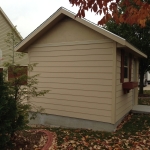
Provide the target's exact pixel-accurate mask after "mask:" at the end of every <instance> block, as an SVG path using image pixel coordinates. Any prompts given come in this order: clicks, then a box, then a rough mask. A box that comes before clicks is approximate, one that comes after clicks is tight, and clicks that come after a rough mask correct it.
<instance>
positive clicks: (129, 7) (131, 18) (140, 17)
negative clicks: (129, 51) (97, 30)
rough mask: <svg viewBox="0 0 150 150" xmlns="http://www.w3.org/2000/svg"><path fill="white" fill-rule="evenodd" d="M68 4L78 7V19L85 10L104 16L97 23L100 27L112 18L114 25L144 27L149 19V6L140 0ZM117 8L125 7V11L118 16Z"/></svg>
mask: <svg viewBox="0 0 150 150" xmlns="http://www.w3.org/2000/svg"><path fill="white" fill-rule="evenodd" d="M69 2H70V3H71V4H72V5H77V6H78V7H79V11H78V13H77V15H76V16H78V17H80V18H81V17H85V10H87V11H88V10H89V9H90V10H91V11H94V12H95V13H96V14H98V15H104V17H102V19H101V20H100V21H99V22H98V24H100V25H103V24H105V23H106V22H107V21H108V20H109V19H110V18H113V19H114V20H115V21H116V23H122V22H124V23H128V24H130V25H132V24H139V25H140V26H141V27H144V26H145V25H146V19H150V4H149V3H148V2H142V1H141V0H132V1H130V0H123V1H122V2H121V3H119V2H120V0H114V1H112V0H69ZM131 2H132V3H131ZM135 6H138V7H135ZM118 7H126V9H125V11H124V12H123V13H122V14H119V12H118ZM111 15H112V16H111Z"/></svg>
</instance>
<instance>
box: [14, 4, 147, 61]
mask: <svg viewBox="0 0 150 150" xmlns="http://www.w3.org/2000/svg"><path fill="white" fill-rule="evenodd" d="M65 16H68V17H70V18H72V19H74V20H75V21H77V22H79V23H81V24H83V25H85V26H87V27H89V28H91V29H93V30H94V31H96V32H98V33H100V34H102V35H105V36H106V37H108V38H110V39H112V40H113V41H116V42H117V43H119V44H121V45H122V46H123V47H127V48H129V49H131V50H132V51H133V52H134V53H136V54H138V55H139V56H141V57H145V58H146V57H147V56H146V55H145V54H144V53H142V52H141V51H139V50H138V49H137V48H135V47H134V46H132V45H131V44H130V43H128V42H127V41H126V40H125V39H124V38H121V37H119V36H117V35H115V34H113V33H111V32H109V31H107V30H105V29H103V28H100V27H99V26H98V25H96V24H94V23H92V22H90V21H88V20H86V19H81V18H78V17H77V18H75V14H74V13H73V12H71V11H69V10H67V9H65V8H63V7H61V8H59V9H58V10H57V11H56V12H55V13H54V14H53V15H52V16H50V17H49V18H48V19H47V20H46V21H45V22H43V23H42V24H41V25H40V26H39V27H38V28H37V29H35V30H34V31H33V32H32V33H31V34H29V36H27V37H26V38H25V39H24V40H23V41H22V42H21V43H19V44H18V45H17V46H16V47H15V50H16V51H19V52H23V51H26V49H27V47H29V46H30V44H32V43H33V42H34V41H35V40H37V39H38V38H39V37H40V36H41V35H42V34H43V33H45V32H46V31H47V30H49V29H50V28H52V27H53V26H54V25H55V24H56V23H57V22H59V21H60V20H61V19H63V18H64V17H65Z"/></svg>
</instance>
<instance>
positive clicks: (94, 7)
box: [93, 3, 97, 12]
mask: <svg viewBox="0 0 150 150" xmlns="http://www.w3.org/2000/svg"><path fill="white" fill-rule="evenodd" d="M93 11H94V12H97V4H96V3H95V4H94V5H93Z"/></svg>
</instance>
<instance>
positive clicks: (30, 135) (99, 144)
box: [11, 90, 150, 150]
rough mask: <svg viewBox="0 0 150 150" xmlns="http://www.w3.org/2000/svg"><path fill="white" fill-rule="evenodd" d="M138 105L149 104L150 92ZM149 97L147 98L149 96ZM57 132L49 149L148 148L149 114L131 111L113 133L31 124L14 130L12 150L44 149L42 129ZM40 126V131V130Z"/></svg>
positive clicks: (149, 146)
mask: <svg viewBox="0 0 150 150" xmlns="http://www.w3.org/2000/svg"><path fill="white" fill-rule="evenodd" d="M144 94H145V97H144V95H143V97H139V104H141V105H150V97H149V96H150V91H148V90H145V91H144ZM146 96H148V97H146ZM43 128H44V130H45V131H48V132H51V133H54V135H56V136H54V141H53V143H52V147H49V148H48V149H47V150H55V149H56V150H85V149H86V150H88V149H89V150H98V149H104V150H127V149H128V150H137V149H138V150H149V149H150V114H136V113H135V114H133V113H129V114H128V115H127V116H126V117H125V118H124V120H123V121H122V122H121V124H120V125H119V126H118V127H117V130H116V131H115V132H113V133H110V132H101V131H93V130H88V129H68V128H49V127H36V128H35V127H34V128H33V127H32V128H30V129H28V130H24V131H20V132H17V133H15V136H14V138H13V139H12V141H13V143H14V148H13V149H11V150H46V149H42V147H44V145H45V144H46V143H47V141H48V136H47V134H45V133H44V132H42V131H41V129H42V130H43ZM39 129H40V132H39Z"/></svg>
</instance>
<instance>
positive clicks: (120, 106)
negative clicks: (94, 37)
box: [116, 50, 133, 122]
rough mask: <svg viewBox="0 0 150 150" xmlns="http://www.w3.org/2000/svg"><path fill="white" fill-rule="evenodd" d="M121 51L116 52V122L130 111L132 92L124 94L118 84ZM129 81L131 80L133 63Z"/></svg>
mask: <svg viewBox="0 0 150 150" xmlns="http://www.w3.org/2000/svg"><path fill="white" fill-rule="evenodd" d="M120 67H121V51H120V50H117V87H116V122H117V121H118V120H119V119H121V118H122V117H123V116H124V115H125V114H126V113H128V112H129V111H130V110H131V109H132V103H133V90H130V92H129V93H128V94H124V92H123V90H122V83H120ZM131 76H132V78H131V80H132V79H133V62H132V73H131Z"/></svg>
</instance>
